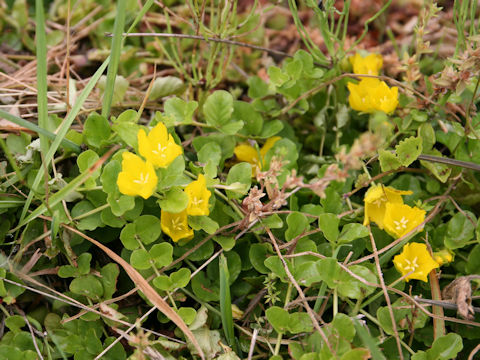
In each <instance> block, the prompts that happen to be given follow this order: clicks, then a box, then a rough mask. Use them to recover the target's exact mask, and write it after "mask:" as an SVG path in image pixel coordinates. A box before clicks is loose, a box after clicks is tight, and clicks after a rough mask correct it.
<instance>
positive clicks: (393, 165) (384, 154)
mask: <svg viewBox="0 0 480 360" xmlns="http://www.w3.org/2000/svg"><path fill="white" fill-rule="evenodd" d="M378 160H379V161H380V167H381V168H382V171H390V170H396V169H398V168H399V167H400V166H402V163H401V162H400V160H398V158H397V156H396V155H395V154H393V153H392V152H390V151H387V150H379V151H378Z"/></svg>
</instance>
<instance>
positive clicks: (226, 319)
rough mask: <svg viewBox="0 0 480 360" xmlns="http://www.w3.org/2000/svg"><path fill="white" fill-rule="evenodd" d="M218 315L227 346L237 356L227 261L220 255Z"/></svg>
mask: <svg viewBox="0 0 480 360" xmlns="http://www.w3.org/2000/svg"><path fill="white" fill-rule="evenodd" d="M219 270H220V313H221V318H222V327H223V332H224V333H225V338H226V339H227V342H228V345H230V347H231V348H232V349H233V350H234V351H235V352H236V353H237V354H238V348H237V343H236V341H235V335H234V333H233V316H232V300H231V298H230V273H229V272H228V265H227V259H226V258H225V255H223V254H220V261H219Z"/></svg>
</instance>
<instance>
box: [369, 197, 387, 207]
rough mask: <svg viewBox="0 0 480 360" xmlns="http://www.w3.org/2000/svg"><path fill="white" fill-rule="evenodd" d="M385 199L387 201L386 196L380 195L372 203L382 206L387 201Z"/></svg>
mask: <svg viewBox="0 0 480 360" xmlns="http://www.w3.org/2000/svg"><path fill="white" fill-rule="evenodd" d="M385 201H387V199H385V198H384V197H380V198H378V199H377V200H375V201H374V202H372V204H374V205H377V207H380V206H382V203H383V202H385Z"/></svg>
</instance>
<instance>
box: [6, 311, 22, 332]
mask: <svg viewBox="0 0 480 360" xmlns="http://www.w3.org/2000/svg"><path fill="white" fill-rule="evenodd" d="M25 325H26V323H25V319H24V318H23V316H20V315H10V316H8V317H7V318H6V319H5V326H6V327H8V328H9V329H10V331H12V332H14V333H18V332H20V329H21V328H22V327H24V326H25Z"/></svg>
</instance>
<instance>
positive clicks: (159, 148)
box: [152, 143, 167, 158]
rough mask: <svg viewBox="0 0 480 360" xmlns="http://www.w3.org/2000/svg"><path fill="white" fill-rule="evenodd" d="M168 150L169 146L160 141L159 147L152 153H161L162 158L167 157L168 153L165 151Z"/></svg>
mask: <svg viewBox="0 0 480 360" xmlns="http://www.w3.org/2000/svg"><path fill="white" fill-rule="evenodd" d="M166 150H167V146H166V145H165V146H162V144H160V143H158V144H157V149H153V150H152V153H154V154H155V155H160V157H161V158H165V157H166V156H167V154H165V151H166Z"/></svg>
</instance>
